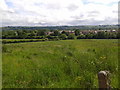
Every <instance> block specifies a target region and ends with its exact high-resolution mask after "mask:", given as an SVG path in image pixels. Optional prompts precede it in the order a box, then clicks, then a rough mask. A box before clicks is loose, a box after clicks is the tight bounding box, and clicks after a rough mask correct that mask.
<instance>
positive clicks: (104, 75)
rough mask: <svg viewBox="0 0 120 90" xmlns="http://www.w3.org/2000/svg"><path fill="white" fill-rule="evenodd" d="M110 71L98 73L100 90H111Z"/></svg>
mask: <svg viewBox="0 0 120 90" xmlns="http://www.w3.org/2000/svg"><path fill="white" fill-rule="evenodd" d="M108 78H109V77H108V71H100V72H99V73H98V83H99V90H110V85H109V81H108V80H109V79H108Z"/></svg>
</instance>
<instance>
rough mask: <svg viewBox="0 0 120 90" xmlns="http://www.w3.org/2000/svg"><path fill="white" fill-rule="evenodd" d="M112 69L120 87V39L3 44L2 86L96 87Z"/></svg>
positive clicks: (113, 77)
mask: <svg viewBox="0 0 120 90" xmlns="http://www.w3.org/2000/svg"><path fill="white" fill-rule="evenodd" d="M100 70H109V71H110V72H111V80H112V82H111V85H112V87H115V88H117V87H118V80H117V73H118V72H117V70H118V46H117V40H65V41H48V42H31V43H29V42H28V43H19V44H18V43H16V44H6V45H3V87H35V88H40V87H42V88H46V87H47V88H48V87H57V88H71V87H72V88H74V87H80V88H96V87H98V81H97V73H98V72H99V71H100Z"/></svg>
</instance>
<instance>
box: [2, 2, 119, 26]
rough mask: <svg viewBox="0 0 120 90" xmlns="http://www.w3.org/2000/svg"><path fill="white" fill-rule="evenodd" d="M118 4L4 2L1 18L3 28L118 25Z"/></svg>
mask: <svg viewBox="0 0 120 90" xmlns="http://www.w3.org/2000/svg"><path fill="white" fill-rule="evenodd" d="M118 1H119V0H0V12H1V13H2V14H0V15H1V16H2V25H3V26H56V25H57V26H58V25H70V26H71V25H101V24H117V23H118ZM0 22H1V20H0Z"/></svg>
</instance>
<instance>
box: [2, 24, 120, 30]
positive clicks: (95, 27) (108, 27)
mask: <svg viewBox="0 0 120 90" xmlns="http://www.w3.org/2000/svg"><path fill="white" fill-rule="evenodd" d="M118 26H120V25H87V26H86V25H82V26H45V27H38V26H37V27H28V26H24V27H23V26H7V27H2V30H76V29H79V30H112V29H118Z"/></svg>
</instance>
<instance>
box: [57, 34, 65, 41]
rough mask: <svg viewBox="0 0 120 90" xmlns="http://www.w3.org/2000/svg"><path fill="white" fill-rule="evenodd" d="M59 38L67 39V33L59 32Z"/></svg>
mask: <svg viewBox="0 0 120 90" xmlns="http://www.w3.org/2000/svg"><path fill="white" fill-rule="evenodd" d="M59 38H60V39H62V40H65V39H67V35H66V34H61V35H60V36H59Z"/></svg>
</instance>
